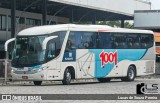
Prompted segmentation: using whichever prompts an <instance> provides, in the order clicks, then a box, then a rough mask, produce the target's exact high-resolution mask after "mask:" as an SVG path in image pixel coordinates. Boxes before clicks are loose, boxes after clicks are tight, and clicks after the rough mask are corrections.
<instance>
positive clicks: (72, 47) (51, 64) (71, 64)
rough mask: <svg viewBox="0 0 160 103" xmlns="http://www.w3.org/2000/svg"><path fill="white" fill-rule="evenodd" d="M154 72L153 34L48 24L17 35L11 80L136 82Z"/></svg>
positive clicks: (102, 27)
mask: <svg viewBox="0 0 160 103" xmlns="http://www.w3.org/2000/svg"><path fill="white" fill-rule="evenodd" d="M153 73H155V43H154V37H153V32H152V31H148V30H132V29H122V28H112V27H109V26H100V25H74V24H63V25H53V26H51V25H49V26H39V27H32V28H28V29H25V30H23V31H21V32H19V33H18V34H17V37H16V42H15V49H14V52H13V59H12V71H11V74H12V79H13V80H30V81H34V83H35V85H40V84H41V81H44V80H62V81H63V84H70V80H71V79H85V78H98V80H99V81H100V82H106V81H109V80H110V78H115V77H116V78H121V79H122V80H127V81H133V80H134V78H135V77H136V76H141V75H148V74H153Z"/></svg>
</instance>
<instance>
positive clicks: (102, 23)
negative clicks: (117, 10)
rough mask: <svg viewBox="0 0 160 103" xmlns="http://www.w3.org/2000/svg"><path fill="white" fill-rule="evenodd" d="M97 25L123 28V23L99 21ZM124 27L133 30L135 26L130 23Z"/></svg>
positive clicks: (126, 23)
mask: <svg viewBox="0 0 160 103" xmlns="http://www.w3.org/2000/svg"><path fill="white" fill-rule="evenodd" d="M96 24H98V25H108V26H112V27H118V28H120V27H121V21H97V22H96ZM124 27H125V28H131V29H132V28H133V24H132V23H130V22H128V21H127V22H125V23H124Z"/></svg>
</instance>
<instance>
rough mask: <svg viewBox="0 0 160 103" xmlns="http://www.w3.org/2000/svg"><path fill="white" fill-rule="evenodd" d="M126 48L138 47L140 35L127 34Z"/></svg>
mask: <svg viewBox="0 0 160 103" xmlns="http://www.w3.org/2000/svg"><path fill="white" fill-rule="evenodd" d="M127 43H128V48H130V49H135V48H140V47H141V45H140V35H138V34H128V37H127Z"/></svg>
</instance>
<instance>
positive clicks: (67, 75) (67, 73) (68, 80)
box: [62, 69, 72, 85]
mask: <svg viewBox="0 0 160 103" xmlns="http://www.w3.org/2000/svg"><path fill="white" fill-rule="evenodd" d="M71 79H72V75H71V72H70V70H69V69H66V70H65V72H64V78H63V80H62V83H63V85H69V84H70V83H71Z"/></svg>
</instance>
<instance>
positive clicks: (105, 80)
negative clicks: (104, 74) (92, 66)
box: [97, 78, 111, 83]
mask: <svg viewBox="0 0 160 103" xmlns="http://www.w3.org/2000/svg"><path fill="white" fill-rule="evenodd" d="M97 80H98V81H99V82H101V83H105V82H110V80H111V78H97Z"/></svg>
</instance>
